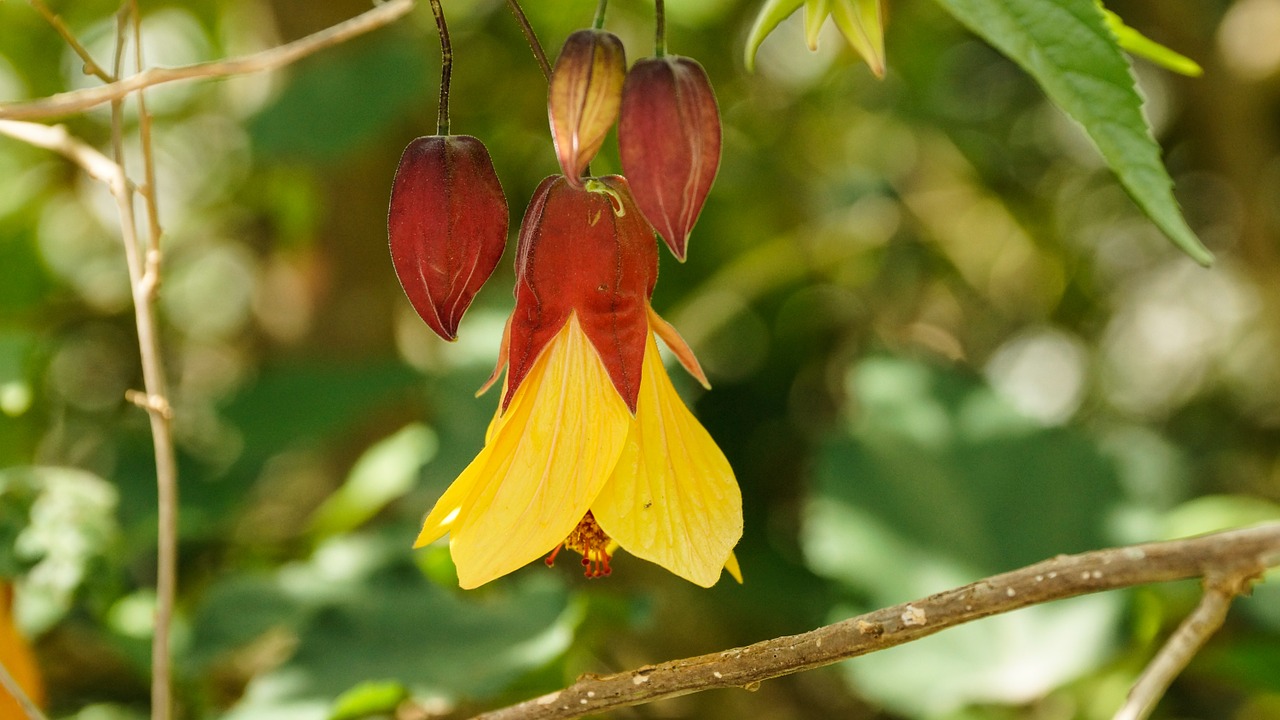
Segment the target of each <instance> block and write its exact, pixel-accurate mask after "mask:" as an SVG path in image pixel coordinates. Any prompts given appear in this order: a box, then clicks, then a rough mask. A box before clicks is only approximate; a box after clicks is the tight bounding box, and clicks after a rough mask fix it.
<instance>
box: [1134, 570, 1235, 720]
mask: <svg viewBox="0 0 1280 720" xmlns="http://www.w3.org/2000/svg"><path fill="white" fill-rule="evenodd" d="M1254 579H1255V578H1254V577H1253V576H1252V575H1247V576H1244V577H1241V576H1239V575H1235V576H1229V577H1225V578H1220V579H1216V580H1215V579H1212V578H1210V579H1206V581H1205V591H1204V597H1202V598H1200V604H1199V605H1198V606H1196V609H1195V612H1193V613H1191V614H1190V615H1189V616H1187V619H1185V620H1183V621H1182V624H1181V625H1179V626H1178V629H1177V630H1176V631H1175V632H1174V633H1173V635H1171V636H1169V639H1168V641H1166V642H1165V644H1164V647H1162V648H1160V652H1159V653H1157V654H1156V656H1155V657H1154V658H1152V660H1151V663H1150V664H1148V665H1147V668H1146V669H1145V670H1143V671H1142V676H1141V677H1139V678H1138V682H1136V683H1134V686H1133V689H1132V690H1130V691H1129V697H1128V699H1127V700H1126V701H1125V704H1124V706H1123V707H1121V708H1120V710H1119V711H1118V712H1117V713H1116V714H1115V716H1114V718H1113V720H1144V719H1145V718H1147V717H1148V716H1150V715H1151V711H1153V710H1155V709H1156V705H1157V704H1158V703H1159V702H1160V698H1161V697H1163V696H1164V692H1165V690H1168V689H1169V685H1170V684H1171V683H1172V682H1173V679H1174V678H1175V677H1177V676H1178V673H1180V672H1182V670H1183V668H1185V667H1186V666H1187V664H1188V663H1190V662H1191V658H1193V657H1195V654H1196V653H1197V652H1199V651H1200V648H1202V647H1204V644H1205V643H1206V642H1208V640H1209V638H1210V637H1211V636H1212V635H1213V634H1214V633H1215V632H1217V631H1218V628H1220V627H1222V623H1223V621H1224V620H1226V619H1227V609H1228V608H1229V607H1231V601H1232V599H1234V598H1235V597H1236V596H1237V595H1241V594H1243V593H1245V592H1247V591H1248V589H1249V586H1250V585H1251V584H1252V582H1253V580H1254Z"/></svg>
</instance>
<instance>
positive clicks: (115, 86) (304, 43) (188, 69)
mask: <svg viewBox="0 0 1280 720" xmlns="http://www.w3.org/2000/svg"><path fill="white" fill-rule="evenodd" d="M413 6H414V0H389V2H387V3H386V4H383V5H379V6H378V7H375V8H374V9H372V10H369V11H367V12H365V13H363V14H361V15H357V16H355V17H353V18H351V19H350V20H347V21H345V22H341V23H338V24H337V25H334V26H333V27H330V28H326V29H324V30H321V31H319V32H317V33H313V34H311V35H308V36H306V37H304V38H301V39H299V40H295V41H293V42H291V43H288V44H285V45H280V46H279V47H274V48H271V49H269V50H263V51H262V52H257V53H254V54H252V55H245V56H244V57H238V58H228V59H225V60H212V61H209V62H203V63H196V64H194V65H183V66H181V67H153V68H150V69H148V70H145V71H143V72H140V73H138V74H136V75H131V76H129V77H127V78H124V79H121V80H118V81H116V82H113V83H111V84H109V85H101V86H99V87H94V88H86V89H84V90H73V91H71V92H65V93H58V94H57V95H51V96H49V97H46V98H40V99H38V100H31V101H29V102H20V103H0V118H7V119H11V120H33V119H48V118H57V117H64V116H66V115H73V114H76V113H82V112H84V111H86V110H89V109H91V108H95V107H97V106H99V105H105V104H106V103H109V102H113V101H118V100H121V99H123V98H125V97H127V96H128V95H129V94H130V93H133V92H137V91H138V90H142V89H144V88H149V87H152V86H154V85H161V84H164V83H170V82H177V81H180V80H197V79H200V78H225V77H230V76H232V75H246V74H249V73H256V72H263V71H266V70H274V69H276V68H280V67H284V66H285V65H289V64H291V63H294V62H297V61H298V60H300V59H302V58H304V57H306V56H307V55H310V54H312V53H314V52H316V51H318V50H323V49H325V48H328V47H332V46H334V45H337V44H339V43H343V42H346V41H347V40H350V39H351V38H353V37H356V36H357V35H362V34H364V33H367V32H369V31H371V30H376V29H377V28H380V27H382V26H384V25H387V24H390V23H392V22H394V21H396V20H398V19H400V18H401V17H403V16H404V15H406V14H407V13H408V12H409V11H410V10H412V9H413Z"/></svg>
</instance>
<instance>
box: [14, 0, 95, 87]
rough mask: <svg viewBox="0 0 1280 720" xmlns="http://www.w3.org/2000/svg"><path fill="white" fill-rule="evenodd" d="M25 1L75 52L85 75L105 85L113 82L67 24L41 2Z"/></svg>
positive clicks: (36, 0) (35, 0) (37, 0)
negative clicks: (82, 64)
mask: <svg viewBox="0 0 1280 720" xmlns="http://www.w3.org/2000/svg"><path fill="white" fill-rule="evenodd" d="M27 1H28V2H30V3H31V7H33V8H35V9H36V12H38V13H40V15H41V16H42V17H43V18H44V19H45V22H47V23H49V25H51V26H52V27H53V29H54V30H55V31H56V32H57V33H58V35H61V36H62V40H63V42H65V43H66V44H67V45H69V46H70V47H71V49H72V50H73V51H75V54H76V55H79V56H80V61H81V62H83V63H84V72H85V74H87V75H93V76H94V77H96V78H98V79H99V80H101V81H102V82H105V83H109V82H114V81H115V78H114V77H113V76H112V75H111V73H109V72H107V71H106V70H103V69H102V66H101V65H99V64H98V63H97V62H96V61H94V59H93V56H92V55H90V54H89V51H88V50H87V49H86V48H85V46H84V45H81V44H80V41H79V40H77V39H76V36H75V35H74V34H73V33H72V32H71V29H70V28H68V27H67V24H66V23H64V22H62V18H60V17H58V14H57V13H55V12H54V11H52V10H50V9H49V6H48V5H45V4H44V2H42V0H27Z"/></svg>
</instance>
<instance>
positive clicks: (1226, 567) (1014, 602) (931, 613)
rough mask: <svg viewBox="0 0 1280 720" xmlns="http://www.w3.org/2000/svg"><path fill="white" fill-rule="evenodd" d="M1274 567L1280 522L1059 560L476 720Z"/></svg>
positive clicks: (693, 687)
mask: <svg viewBox="0 0 1280 720" xmlns="http://www.w3.org/2000/svg"><path fill="white" fill-rule="evenodd" d="M1275 564H1280V522H1272V523H1267V524H1264V525H1258V526H1256V527H1252V528H1248V529H1244V530H1233V531H1229V532H1223V533H1215V534H1212V535H1204V536H1200V537H1195V538H1188V539H1185V540H1174V541H1171V542H1162V543H1151V544H1147V545H1135V546H1132V547H1124V548H1114V549H1108V550H1097V551H1094V552H1087V553H1082V554H1079V555H1060V556H1058V557H1056V558H1053V559H1052V560H1046V561H1044V562H1040V563H1037V564H1035V565H1031V566H1028V567H1025V568H1022V569H1020V570H1014V571H1012V572H1007V573H1003V574H1000V575H995V576H992V577H989V578H987V579H985V580H980V581H978V582H976V583H973V584H971V585H966V586H964V587H961V588H956V589H953V590H947V591H945V592H940V593H937V594H936V595H931V596H929V597H927V598H922V599H920V600H915V601H913V602H909V603H903V604H901V605H895V606H893V607H889V608H884V609H882V610H876V611H874V612H870V613H867V614H865V615H860V616H858V617H855V618H850V619H848V620H842V621H840V622H838V623H835V624H833V625H828V626H826V627H821V628H818V629H816V630H812V631H810V632H806V633H802V634H800V635H792V636H788V637H780V638H774V639H772V640H765V641H763V642H758V643H756V644H754V645H748V646H745V647H739V648H733V649H731V650H726V651H724V652H717V653H711V654H709V655H700V656H698V657H692V658H685V659H683V660H673V661H670V662H665V663H662V664H660V665H647V666H645V667H642V668H639V669H636V670H632V671H630V672H622V673H616V674H613V675H604V676H589V677H584V678H582V679H580V680H579V681H578V682H576V683H574V684H573V685H570V686H569V687H567V688H565V689H563V690H559V691H557V692H553V693H550V694H548V695H544V696H542V697H540V698H535V699H533V700H528V701H525V702H522V703H520V704H517V705H512V706H510V707H507V708H503V709H501V710H495V711H493V712H489V713H485V714H483V715H479V716H477V720H560V719H562V718H576V717H581V716H582V715H587V714H598V713H602V712H606V711H609V710H614V709H617V708H622V707H628V706H631V705H638V704H641V703H647V702H652V701H654V700H660V699H663V698H670V697H677V696H679V695H687V694H689V693H695V692H701V691H703V690H708V689H711V688H732V687H748V688H754V687H756V686H758V685H759V683H761V682H763V681H765V680H769V679H772V678H776V677H781V676H783V675H789V674H791V673H795V672H800V671H802V670H810V669H812V668H816V667H822V666H824V665H830V664H831V663H834V662H837V661H840V660H845V659H847V658H851V657H857V656H859V655H865V654H867V653H870V652H874V651H877V650H883V649H885V648H888V647H893V646H895V645H901V644H903V643H906V642H910V641H912V640H917V639H919V638H922V637H925V636H927V635H932V634H934V633H936V632H938V631H939V630H944V629H946V628H949V627H954V626H956V625H960V624H962V623H966V622H969V621H972V620H977V619H979V618H984V617H989V616H991V615H996V614H999V613H1005V612H1009V611H1011V610H1017V609H1019V608H1024V607H1027V606H1028V605H1035V604H1038V603H1043V602H1048V601H1050V600H1060V599H1063V598H1069V597H1075V596H1077V595H1085V594H1088V593H1095V592H1100V591H1103V590H1114V589H1117V588H1123V587H1129V586H1132V585H1141V584H1145V583H1155V582H1168V581H1171V580H1181V579H1185V578H1192V577H1205V576H1220V575H1221V574H1224V573H1226V574H1229V575H1230V576H1232V577H1237V578H1246V577H1248V578H1252V577H1256V576H1258V575H1260V574H1261V573H1262V571H1263V570H1264V569H1265V568H1266V567H1268V566H1271V565H1275ZM1242 582H1243V581H1242Z"/></svg>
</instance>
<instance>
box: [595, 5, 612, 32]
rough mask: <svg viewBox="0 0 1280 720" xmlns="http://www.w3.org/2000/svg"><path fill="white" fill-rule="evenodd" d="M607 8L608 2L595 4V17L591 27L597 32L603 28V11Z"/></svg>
mask: <svg viewBox="0 0 1280 720" xmlns="http://www.w3.org/2000/svg"><path fill="white" fill-rule="evenodd" d="M608 7H609V0H600V2H598V3H596V16H595V19H594V20H592V21H591V27H593V28H595V29H596V30H599V29H601V28H603V27H604V11H605V10H606V9H607V8H608Z"/></svg>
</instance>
